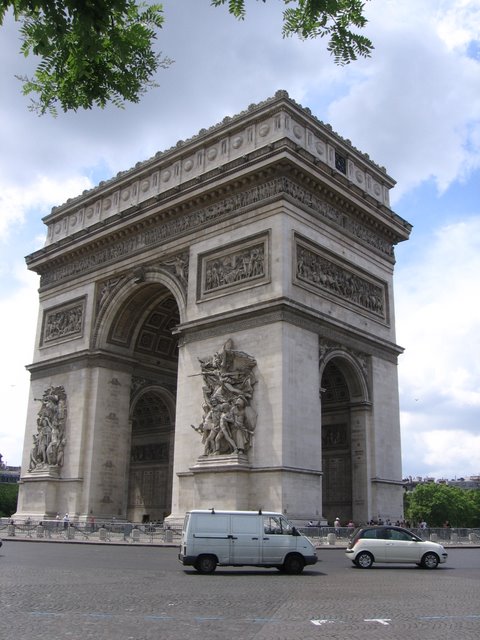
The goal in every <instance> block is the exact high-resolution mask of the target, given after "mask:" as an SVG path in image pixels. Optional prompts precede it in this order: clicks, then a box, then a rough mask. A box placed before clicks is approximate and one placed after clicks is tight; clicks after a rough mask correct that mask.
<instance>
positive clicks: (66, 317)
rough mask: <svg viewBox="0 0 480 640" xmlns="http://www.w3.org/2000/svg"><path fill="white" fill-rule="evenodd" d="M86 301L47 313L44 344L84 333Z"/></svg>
mask: <svg viewBox="0 0 480 640" xmlns="http://www.w3.org/2000/svg"><path fill="white" fill-rule="evenodd" d="M84 311H85V301H84V300H81V301H78V302H77V303H76V304H74V305H69V306H67V307H63V308H61V309H54V310H51V311H47V312H46V313H45V319H44V323H43V337H42V342H43V344H46V343H49V342H53V341H55V340H60V339H66V338H73V337H76V336H81V335H82V329H83V317H84Z"/></svg>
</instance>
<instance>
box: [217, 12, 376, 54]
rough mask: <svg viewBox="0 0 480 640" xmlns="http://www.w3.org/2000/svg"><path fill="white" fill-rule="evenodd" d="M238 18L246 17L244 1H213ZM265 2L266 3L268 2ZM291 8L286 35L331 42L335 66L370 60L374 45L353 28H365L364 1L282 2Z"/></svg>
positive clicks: (285, 19) (286, 16) (285, 23)
mask: <svg viewBox="0 0 480 640" xmlns="http://www.w3.org/2000/svg"><path fill="white" fill-rule="evenodd" d="M227 1H228V10H229V12H230V13H231V14H233V15H234V16H235V17H237V18H240V19H243V18H244V17H245V2H244V0H212V5H213V6H216V7H218V6H220V5H223V4H226V3H227ZM265 1H266V0H263V2H265ZM283 1H284V3H285V4H286V5H296V6H295V7H288V8H287V9H285V11H284V12H283V35H284V36H292V35H297V36H299V37H300V38H304V39H306V38H318V37H320V38H324V37H327V38H329V41H328V45H327V50H328V51H329V52H330V53H331V54H332V55H333V57H334V59H335V62H336V64H339V65H344V64H348V63H350V62H352V61H354V60H357V58H358V57H359V56H360V57H364V58H367V57H369V56H370V55H371V52H372V50H373V48H374V47H373V44H372V42H371V41H370V40H369V39H368V38H367V37H365V36H363V35H360V34H359V33H356V32H355V31H353V30H352V28H354V27H357V28H360V29H361V28H363V27H365V25H366V24H367V19H366V18H365V16H364V15H363V8H364V6H365V3H364V2H362V1H361V0H283Z"/></svg>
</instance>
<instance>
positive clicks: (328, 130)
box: [43, 89, 395, 222]
mask: <svg viewBox="0 0 480 640" xmlns="http://www.w3.org/2000/svg"><path fill="white" fill-rule="evenodd" d="M282 100H286V101H287V102H288V103H289V104H290V105H291V106H294V107H295V108H296V109H297V110H298V111H300V112H301V113H302V114H303V115H304V116H307V117H308V118H310V119H311V120H312V121H313V122H314V123H315V124H316V125H317V126H318V125H319V126H320V127H321V128H323V129H324V130H325V131H324V132H325V134H327V135H328V136H330V137H332V138H333V139H335V140H336V141H337V143H339V144H340V145H341V146H342V147H345V148H347V149H349V150H350V151H351V152H353V153H355V154H356V155H358V157H359V159H361V160H362V161H363V162H365V163H366V164H367V165H369V166H370V167H371V168H372V169H374V170H376V172H379V173H381V174H382V177H383V179H385V180H386V181H387V182H389V183H390V188H391V187H393V186H394V185H395V180H394V179H393V178H391V176H389V175H388V173H387V171H386V169H385V167H383V166H380V165H378V164H376V163H375V162H374V161H373V160H372V159H371V158H370V156H369V155H368V154H367V153H364V152H362V151H360V150H359V149H358V148H356V147H355V146H354V145H353V144H352V142H351V141H350V140H349V139H346V138H343V137H342V136H340V135H339V134H338V133H337V132H336V131H334V130H333V128H332V126H331V125H330V124H327V123H325V122H323V121H322V120H320V119H319V118H317V117H316V116H315V115H314V114H313V113H312V111H311V109H309V108H308V107H304V106H302V105H301V104H299V103H298V102H296V101H295V100H294V99H293V98H291V97H290V96H289V94H288V91H286V90H284V89H280V90H278V91H276V92H275V95H274V96H271V97H269V98H267V99H265V100H262V101H261V102H258V103H252V104H250V105H249V106H248V107H247V108H246V109H244V110H243V111H240V112H239V113H237V114H235V115H233V116H225V117H224V118H223V119H222V120H221V121H220V122H218V123H216V124H214V125H212V126H210V127H209V128H208V129H204V128H202V129H200V130H199V131H198V133H196V134H195V135H193V136H191V137H190V138H187V139H186V140H178V141H177V142H176V143H175V144H174V145H173V146H171V147H169V148H168V149H166V150H164V151H157V152H156V153H155V155H154V156H152V157H150V158H148V159H146V160H143V161H139V162H137V163H136V164H135V165H134V166H133V167H131V168H129V169H126V170H122V171H119V172H118V173H117V174H116V175H115V176H112V177H111V178H109V179H107V180H102V181H101V182H99V184H98V185H95V186H94V187H92V188H91V189H86V190H84V191H83V192H82V193H81V194H79V195H78V196H75V197H73V198H69V199H68V200H66V202H64V203H63V204H61V205H57V206H54V207H52V210H51V213H50V214H48V215H47V216H45V217H44V218H43V221H44V222H49V221H50V220H52V218H55V217H56V215H58V214H59V213H64V212H66V211H68V210H69V209H70V208H72V207H76V206H78V204H79V203H81V202H82V201H85V200H87V199H89V198H91V197H92V196H95V195H96V194H100V193H101V192H103V191H105V190H108V188H109V187H111V186H114V185H116V184H118V182H119V180H122V179H124V178H132V177H134V176H135V174H137V173H141V171H142V170H145V169H148V168H150V167H152V165H154V164H155V163H156V162H158V161H159V160H160V159H162V158H168V157H169V156H172V155H174V154H175V152H178V151H180V150H184V149H186V148H187V147H188V146H189V145H192V144H194V143H196V142H202V141H204V140H205V139H207V137H208V136H211V135H212V134H214V133H220V132H221V131H222V130H223V129H225V128H227V127H231V126H232V125H235V124H237V123H240V122H241V121H242V120H243V119H244V118H245V116H248V115H253V114H256V113H259V112H261V111H262V110H264V109H265V108H266V107H269V106H272V105H274V104H275V103H279V102H280V101H282Z"/></svg>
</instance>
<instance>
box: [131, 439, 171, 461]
mask: <svg viewBox="0 0 480 640" xmlns="http://www.w3.org/2000/svg"><path fill="white" fill-rule="evenodd" d="M168 455H169V444H168V442H157V443H153V444H141V445H134V446H133V447H132V454H131V461H132V462H168Z"/></svg>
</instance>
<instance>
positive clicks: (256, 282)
mask: <svg viewBox="0 0 480 640" xmlns="http://www.w3.org/2000/svg"><path fill="white" fill-rule="evenodd" d="M393 185H394V181H393V180H392V179H391V178H390V177H389V176H388V175H387V174H386V172H385V170H384V169H381V168H380V167H378V166H377V165H375V164H374V163H373V162H372V161H371V160H370V159H369V158H368V157H367V156H365V155H364V154H362V153H361V152H359V151H358V150H357V149H355V148H354V147H352V145H351V144H350V143H349V142H348V141H345V140H343V139H342V138H341V137H340V136H338V135H337V134H335V133H334V132H332V130H331V128H330V127H328V126H327V125H325V124H323V123H322V122H320V121H318V120H317V119H316V118H315V117H313V116H312V115H311V113H310V112H309V111H308V110H306V109H303V108H302V107H300V106H299V105H298V104H296V103H295V102H294V101H292V100H291V99H290V98H289V97H288V95H286V93H285V92H279V93H277V94H276V96H275V97H274V98H271V99H269V100H266V101H265V102H263V103H261V104H259V105H253V106H251V107H249V108H248V110H246V111H245V112H243V113H241V114H239V115H238V116H236V117H234V118H228V119H226V120H225V121H224V122H222V123H221V124H219V125H217V126H215V127H212V128H211V129H209V130H206V131H202V132H201V133H200V134H199V135H198V136H196V137H194V138H192V139H191V140H188V141H186V142H184V143H181V144H178V145H177V146H176V147H174V148H173V149H170V150H168V151H166V152H165V153H161V154H157V155H156V156H155V157H154V158H152V159H150V160H148V161H146V162H143V163H139V164H138V165H137V166H136V167H135V168H133V169H131V170H129V171H126V172H123V173H121V174H119V175H118V176H117V177H115V178H113V179H112V180H109V181H107V182H105V183H102V184H100V185H99V186H98V187H96V188H95V189H93V190H91V191H89V192H86V193H84V194H83V195H82V196H79V197H78V198H75V199H73V200H71V201H69V202H67V203H66V204H64V205H62V206H60V207H57V208H55V209H54V210H53V211H52V213H51V214H50V215H49V216H47V218H46V219H45V222H46V225H47V227H48V239H47V242H46V245H45V247H44V248H43V249H41V250H39V251H37V252H35V253H34V254H32V255H30V256H28V258H27V264H28V266H29V268H30V269H32V270H34V271H36V272H37V273H38V274H40V275H41V287H40V311H39V320H38V331H37V340H36V348H35V355H34V362H33V364H31V365H30V366H29V369H30V372H31V395H30V401H29V410H28V416H27V426H26V436H25V452H24V459H23V467H22V468H23V474H22V482H21V489H20V500H19V509H18V515H30V516H36V515H38V516H40V517H48V516H51V517H52V516H53V517H54V516H55V515H56V513H57V512H59V513H66V512H68V513H69V514H70V516H71V518H73V519H85V520H86V519H88V517H89V516H91V515H94V516H95V517H98V518H110V517H115V518H118V519H130V520H141V519H151V520H161V519H163V518H164V517H166V516H170V517H171V518H172V519H180V518H182V517H183V514H184V513H185V511H186V510H188V509H190V508H192V507H207V508H209V507H212V506H214V507H216V508H232V509H233V508H237V509H254V508H255V509H256V508H259V507H262V508H268V509H273V510H278V511H282V512H284V513H286V514H287V515H289V516H291V517H292V518H294V519H302V518H305V519H311V518H317V519H321V518H323V517H326V518H327V519H329V520H332V521H333V519H334V518H335V517H336V516H339V517H340V518H341V519H342V520H348V519H350V518H353V519H354V520H356V521H360V520H365V519H370V518H376V517H378V516H381V517H383V518H387V517H390V518H392V519H397V518H398V517H400V515H401V512H402V493H401V486H400V480H401V468H400V459H401V458H400V427H399V407H398V389H397V386H398V383H397V373H396V362H397V357H398V355H399V354H400V353H401V349H400V348H399V347H398V346H397V345H396V344H395V323H394V318H395V317H394V307H393V287H392V281H393V265H394V246H395V244H396V243H398V242H401V241H404V240H406V239H407V238H408V235H409V232H410V225H409V224H408V223H407V222H405V221H404V220H402V219H401V218H399V216H397V215H396V214H395V213H394V212H393V211H392V210H391V209H390V208H389V197H388V192H389V189H391V188H392V187H393ZM226 345H228V346H226ZM214 354H219V357H220V358H225V361H224V364H225V362H227V360H228V363H229V364H228V366H224V365H222V364H219V365H218V366H216V365H215V366H214V365H213V364H212V362H213V356H214ZM235 354H243V356H242V357H243V361H241V359H240V356H238V358H237V360H235V357H234V355H235ZM247 362H248V363H249V365H248V367H247V364H246V363H247ZM217 364H218V363H217ZM247 369H248V375H247V374H246V371H247ZM60 387H62V388H63V389H64V391H65V394H66V397H67V398H68V416H67V417H66V421H65V422H66V423H65V433H66V434H67V436H66V437H65V443H64V447H63V452H62V458H61V462H62V464H61V465H60V464H56V465H54V464H49V463H48V460H47V461H46V462H45V463H44V462H43V461H42V462H41V464H40V463H38V465H37V464H34V465H33V467H34V468H30V471H29V465H32V460H31V454H32V441H33V437H34V436H35V435H38V425H37V419H38V409H39V407H38V402H36V401H35V398H41V397H43V394H45V393H47V391H48V389H50V388H60ZM222 407H223V408H222ZM217 411H218V416H217V417H215V419H214V418H213V416H214V414H215V412H217ZM217 418H218V419H217ZM192 425H193V427H194V429H192ZM221 429H223V432H222V431H221ZM215 430H217V431H215ZM195 431H199V432H200V434H201V435H199V434H198V433H196V432H195ZM209 433H213V434H214V437H211V438H210V440H209V439H208V434H209ZM219 433H220V435H218V434H219ZM217 436H218V437H217ZM217 445H218V446H217ZM52 461H53V458H52ZM37 466H38V467H40V466H42V468H41V469H40V468H39V469H38V470H37V469H36V467H37Z"/></svg>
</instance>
